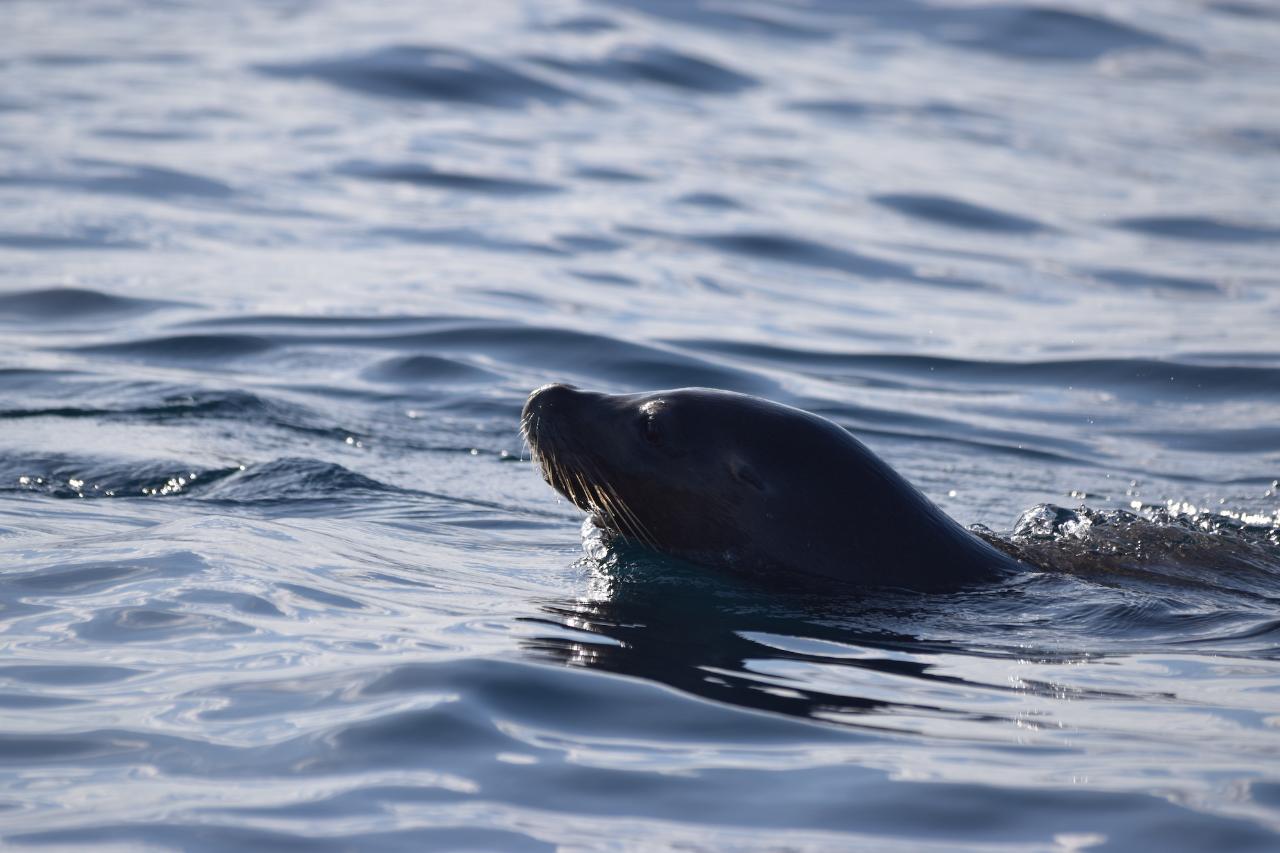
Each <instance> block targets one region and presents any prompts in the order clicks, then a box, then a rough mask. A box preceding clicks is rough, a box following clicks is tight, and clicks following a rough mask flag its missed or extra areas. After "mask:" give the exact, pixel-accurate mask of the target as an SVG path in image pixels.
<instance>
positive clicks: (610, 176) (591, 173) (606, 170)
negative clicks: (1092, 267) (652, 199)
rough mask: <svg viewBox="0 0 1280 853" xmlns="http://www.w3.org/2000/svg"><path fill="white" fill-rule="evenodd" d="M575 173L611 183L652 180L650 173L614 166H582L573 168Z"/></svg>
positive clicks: (634, 182) (581, 176)
mask: <svg viewBox="0 0 1280 853" xmlns="http://www.w3.org/2000/svg"><path fill="white" fill-rule="evenodd" d="M573 175H574V177H576V178H583V179H584V180H588V181H603V182H605V183H610V184H643V183H648V182H649V181H650V180H652V179H651V178H649V176H648V175H642V174H640V173H639V172H632V171H629V170H627V169H617V168H614V167H612V166H580V167H578V168H577V169H574V170H573Z"/></svg>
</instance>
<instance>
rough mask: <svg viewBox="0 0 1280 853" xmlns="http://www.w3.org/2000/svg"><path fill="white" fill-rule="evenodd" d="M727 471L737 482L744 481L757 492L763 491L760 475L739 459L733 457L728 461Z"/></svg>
mask: <svg viewBox="0 0 1280 853" xmlns="http://www.w3.org/2000/svg"><path fill="white" fill-rule="evenodd" d="M729 473H730V474H732V475H733V478H734V479H735V480H737V481H738V482H739V483H746V484H747V485H748V486H750V487H751V488H753V489H755V490H756V491H757V492H763V491H764V481H763V480H761V479H760V475H759V474H757V473H756V472H755V469H754V468H752V467H751V466H750V465H748V464H747V463H745V462H743V461H742V460H741V459H734V460H733V461H731V462H730V463H729Z"/></svg>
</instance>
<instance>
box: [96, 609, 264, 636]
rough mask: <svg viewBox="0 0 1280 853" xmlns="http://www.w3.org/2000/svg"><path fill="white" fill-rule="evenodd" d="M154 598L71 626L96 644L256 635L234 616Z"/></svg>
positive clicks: (106, 610) (100, 614)
mask: <svg viewBox="0 0 1280 853" xmlns="http://www.w3.org/2000/svg"><path fill="white" fill-rule="evenodd" d="M163 604H164V602H161V601H155V600H153V601H152V603H151V604H149V605H148V606H144V607H115V608H104V609H101V610H98V611H97V612H96V613H94V615H93V618H91V619H89V620H88V621H87V622H78V623H76V624H74V625H72V626H71V632H72V633H73V634H75V636H77V637H79V638H80V639H82V640H87V641H90V642H95V643H110V644H115V643H160V642H166V641H172V640H185V639H189V638H191V637H197V636H208V635H214V636H219V635H222V636H225V635H229V634H230V635H238V634H252V633H253V631H254V629H253V628H252V627H251V626H249V625H246V624H245V623H243V622H237V621H235V620H234V619H224V618H223V617H221V616H211V615H206V614H202V613H185V612H182V611H181V610H177V609H170V608H168V607H164V606H163Z"/></svg>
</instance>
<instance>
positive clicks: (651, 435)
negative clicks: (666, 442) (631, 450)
mask: <svg viewBox="0 0 1280 853" xmlns="http://www.w3.org/2000/svg"><path fill="white" fill-rule="evenodd" d="M640 429H641V430H642V431H643V432H644V440H645V441H647V442H649V443H650V444H659V443H661V439H662V434H661V433H660V432H659V431H658V419H657V418H655V417H654V416H653V413H652V412H650V413H648V414H646V415H645V418H644V420H643V421H641V423H640Z"/></svg>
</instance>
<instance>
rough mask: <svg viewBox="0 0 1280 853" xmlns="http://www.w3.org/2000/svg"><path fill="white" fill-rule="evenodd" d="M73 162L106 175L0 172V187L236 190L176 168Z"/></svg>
mask: <svg viewBox="0 0 1280 853" xmlns="http://www.w3.org/2000/svg"><path fill="white" fill-rule="evenodd" d="M76 163H77V164H78V165H82V166H87V167H90V168H92V169H94V170H96V171H97V172H104V171H105V172H106V174H92V173H91V174H87V175H81V176H73V175H58V174H49V175H45V174H39V173H10V174H7V175H0V186H3V185H5V184H8V185H11V186H26V187H59V188H65V189H69V190H79V191H84V192H91V193H103V194H107V195H130V196H139V197H141V198H166V199H167V198H183V197H198V198H227V197H230V196H232V195H234V194H235V190H233V189H232V188H231V187H230V186H229V185H227V184H225V183H223V182H222V181H218V180H214V179H213V178H207V177H204V176H203V175H194V174H191V173H190V172H183V171H179V170H177V169H169V168H164V167H160V166H145V165H139V164H133V163H112V162H107V161H101V160H78V161H76Z"/></svg>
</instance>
